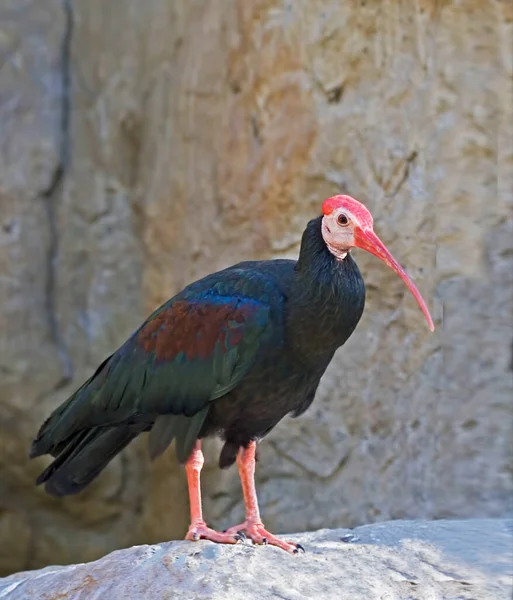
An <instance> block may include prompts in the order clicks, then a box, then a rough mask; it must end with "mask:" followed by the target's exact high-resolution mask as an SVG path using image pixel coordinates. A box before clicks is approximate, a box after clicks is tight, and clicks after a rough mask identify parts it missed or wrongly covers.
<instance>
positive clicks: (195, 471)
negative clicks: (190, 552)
mask: <svg viewBox="0 0 513 600" xmlns="http://www.w3.org/2000/svg"><path fill="white" fill-rule="evenodd" d="M204 462H205V459H204V458H203V452H202V451H201V441H200V440H197V441H196V445H195V446H194V450H193V451H192V453H191V455H190V457H189V459H188V460H187V463H186V464H185V472H186V474H187V485H188V486H189V501H190V506H191V524H190V526H189V531H188V532H187V535H186V536H185V539H186V540H192V541H194V542H195V541H197V540H199V539H205V540H211V541H212V542H218V543H219V544H236V543H237V542H238V541H240V540H242V539H243V538H244V536H243V535H241V534H240V533H237V532H235V533H234V534H233V533H218V532H217V531H214V530H213V529H210V527H207V524H206V523H205V521H204V520H203V514H202V509H201V486H200V473H201V469H202V467H203V463H204Z"/></svg>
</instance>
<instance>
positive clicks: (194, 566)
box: [0, 519, 513, 600]
mask: <svg viewBox="0 0 513 600" xmlns="http://www.w3.org/2000/svg"><path fill="white" fill-rule="evenodd" d="M512 534H513V522H512V521H504V520H492V519H482V520H468V521H434V522H428V521H390V522H387V523H380V524H375V525H365V526H363V527H357V528H356V529H354V530H352V531H350V530H347V529H333V530H329V529H321V530H319V531H315V532H311V533H302V534H297V535H292V536H290V537H291V538H293V539H294V541H299V542H301V544H303V545H304V546H305V548H306V549H307V552H306V554H301V555H299V556H291V555H289V554H286V553H285V552H283V551H281V550H278V549H276V548H273V547H262V546H259V547H255V546H251V545H248V544H238V545H236V546H221V545H216V544H213V543H211V542H206V541H201V542H197V543H192V542H186V541H182V542H168V543H163V544H158V545H155V546H136V547H134V548H130V549H127V550H119V551H117V552H113V553H112V554H109V555H108V556H106V557H104V558H102V559H100V560H98V561H96V562H93V563H87V564H80V565H72V566H68V567H47V568H45V569H42V570H40V571H28V572H24V573H18V574H16V575H11V576H10V577H7V578H5V579H0V598H2V600H40V599H41V598H44V599H45V600H57V599H58V600H86V599H87V600H94V599H96V598H98V599H99V598H109V600H118V599H119V600H121V599H122V598H123V599H127V600H128V599H131V598H134V599H136V598H151V599H152V600H161V599H164V598H183V599H184V600H193V599H196V598H209V599H210V600H216V599H220V600H221V599H224V598H233V600H237V599H238V598H240V599H241V600H242V599H246V598H262V599H266V598H283V599H284V600H285V599H286V600H289V599H290V600H296V599H299V598H308V599H311V598H322V599H323V600H329V599H331V598H333V600H335V599H336V600H346V599H347V600H359V599H360V598H361V599H362V600H374V599H375V600H383V599H391V600H392V599H395V598H410V599H411V600H417V599H418V600H426V599H427V598H444V600H510V598H511V594H512V591H513V584H512V577H513V565H512V563H511V551H512V549H513V535H512Z"/></svg>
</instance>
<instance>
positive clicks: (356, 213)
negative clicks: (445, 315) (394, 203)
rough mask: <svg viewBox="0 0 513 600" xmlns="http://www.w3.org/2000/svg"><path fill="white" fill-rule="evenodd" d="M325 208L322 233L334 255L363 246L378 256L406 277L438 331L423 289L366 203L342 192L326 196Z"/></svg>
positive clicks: (343, 255) (343, 256)
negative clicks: (387, 240)
mask: <svg viewBox="0 0 513 600" xmlns="http://www.w3.org/2000/svg"><path fill="white" fill-rule="evenodd" d="M322 212H323V213H324V216H323V218H322V237H323V239H324V242H325V243H326V246H327V248H328V250H329V251H330V252H331V253H332V254H333V256H335V258H337V260H344V258H345V257H346V255H347V253H348V252H349V251H350V250H351V248H362V249H363V250H367V252H370V253H371V254H374V256H377V257H378V258H379V259H381V260H382V261H383V262H384V263H385V264H386V265H388V266H389V267H390V268H391V269H393V270H394V271H395V272H396V273H397V274H398V275H399V277H400V278H401V279H402V280H403V281H404V283H405V284H406V286H407V288H408V289H409V290H410V292H411V293H412V294H413V296H414V297H415V300H417V302H418V304H419V306H420V309H421V310H422V312H423V313H424V316H425V317H426V321H427V323H428V326H429V329H430V330H431V331H434V330H435V326H434V324H433V319H432V318H431V315H430V314H429V310H428V308H427V306H426V303H425V302H424V300H423V298H422V296H421V295H420V292H419V290H418V289H417V287H416V286H415V284H414V283H413V281H412V280H411V279H410V278H409V277H408V275H407V273H406V271H405V270H404V269H403V268H402V267H401V265H400V264H399V263H398V262H397V261H396V260H395V258H394V257H393V256H392V255H391V254H390V252H389V251H388V250H387V248H386V246H385V244H383V242H382V241H381V240H380V239H379V237H378V236H377V235H376V234H375V233H374V228H373V227H374V222H373V219H372V215H371V214H370V212H369V211H368V210H367V209H366V208H365V206H364V205H363V204H362V203H361V202H358V201H357V200H355V199H354V198H351V196H342V195H339V196H333V197H332V198H328V199H327V200H325V201H324V203H323V205H322Z"/></svg>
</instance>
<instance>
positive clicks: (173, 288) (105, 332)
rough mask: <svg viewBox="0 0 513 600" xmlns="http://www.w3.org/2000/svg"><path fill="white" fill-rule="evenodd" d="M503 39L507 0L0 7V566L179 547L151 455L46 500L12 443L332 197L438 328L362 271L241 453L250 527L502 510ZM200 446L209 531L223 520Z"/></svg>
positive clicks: (505, 333)
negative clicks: (159, 315) (327, 344)
mask: <svg viewBox="0 0 513 600" xmlns="http://www.w3.org/2000/svg"><path fill="white" fill-rule="evenodd" d="M512 48H513V5H512V4H511V2H509V1H508V0H502V1H501V0H460V1H456V0H452V1H451V0H439V1H435V0H416V1H415V2H412V1H411V0H403V1H399V0H387V1H383V0H367V1H363V0H362V1H356V0H348V1H347V2H334V1H331V0H297V1H296V0H295V1H294V2H292V1H287V0H210V1H209V2H203V1H202V0H151V1H149V2H140V1H139V0H0V375H1V377H0V548H1V549H2V551H1V552H0V555H1V559H0V575H2V574H7V573H9V572H12V571H18V570H22V569H28V568H35V567H40V566H43V565H45V564H49V563H70V562H82V561H86V560H91V559H94V558H96V557H98V556H100V555H102V554H105V553H106V552H108V551H110V550H112V549H115V548H118V547H123V546H128V545H132V544H137V543H143V542H145V543H151V542H158V541H162V540H167V539H172V538H175V537H179V536H182V535H183V533H184V531H185V529H186V525H187V512H188V509H187V498H186V489H185V482H184V476H183V473H182V472H181V470H180V468H179V467H178V466H177V464H176V462H175V460H174V457H173V456H172V453H168V454H166V456H164V457H163V458H161V459H160V460H157V461H156V462H154V463H152V464H150V462H149V460H148V458H147V455H146V443H145V442H146V440H144V439H141V440H140V441H139V443H135V444H132V445H131V447H129V448H128V449H127V451H126V452H124V453H123V454H122V455H121V456H119V457H117V458H116V459H115V460H113V461H112V463H111V464H110V466H109V467H108V469H107V470H106V472H105V473H104V474H103V475H102V476H101V478H99V480H98V481H97V482H96V483H95V484H94V485H92V486H91V487H90V489H88V490H87V491H86V492H85V493H84V494H83V495H80V496H78V497H74V498H66V499H64V500H59V501H58V500H54V499H51V498H49V497H47V496H45V494H44V493H43V491H42V490H40V489H36V488H35V487H34V485H33V481H34V478H35V476H36V475H37V474H38V472H39V471H40V470H41V469H42V467H43V466H44V464H46V463H45V460H44V459H41V460H39V461H38V462H31V463H29V462H28V460H27V448H28V445H29V442H30V440H31V438H32V436H33V435H34V433H35V432H36V430H37V428H38V426H39V424H40V422H41V421H42V420H43V419H44V417H45V416H46V415H47V414H48V413H49V412H50V411H51V410H52V409H53V408H54V407H55V406H56V405H57V404H58V403H59V402H61V401H62V400H63V399H64V398H65V397H66V396H67V395H68V394H70V393H71V392H72V391H73V390H74V389H75V388H76V387H77V386H78V385H79V384H80V383H81V382H82V381H83V379H84V378H86V377H87V376H88V375H89V374H90V373H91V372H92V371H93V369H94V368H95V367H96V366H97V365H98V363H99V362H100V361H101V360H102V359H103V358H104V357H105V356H106V355H107V354H108V353H110V352H111V351H112V350H113V349H115V348H116V347H117V346H118V345H119V344H120V343H122V342H123V341H124V340H125V338H126V336H127V335H128V334H129V333H130V332H131V331H132V330H133V329H134V328H135V327H136V326H138V324H139V323H140V321H141V320H142V319H143V318H144V317H145V316H146V315H147V314H148V313H149V312H150V311H151V310H152V309H153V308H154V307H156V305H158V304H159V303H161V302H162V301H164V300H166V299H167V298H168V297H170V296H171V295H173V294H174V293H175V292H177V291H178V290H179V289H180V288H181V287H182V286H183V285H185V284H186V283H188V282H190V281H191V280H193V279H195V278H197V277H199V276H201V275H204V274H206V273H207V272H210V271H212V270H214V269H217V268H220V267H223V266H227V265H228V264H230V263H232V262H235V261H236V260H239V259H250V258H251V259H252V258H263V257H294V256H296V254H297V250H298V243H299V239H300V235H301V231H302V228H303V227H304V225H305V223H306V221H307V220H308V219H309V218H311V217H312V216H315V215H316V214H318V212H319V206H320V201H321V200H322V199H324V198H325V197H327V196H329V195H332V194H334V193H338V192H341V191H342V192H348V193H351V195H353V196H355V197H357V198H359V199H360V200H362V201H363V202H365V203H366V204H367V205H368V207H369V208H370V209H371V211H372V212H373V214H374V217H375V225H376V231H377V232H378V233H379V235H380V236H381V237H382V239H383V240H384V241H385V243H387V245H388V246H389V248H390V249H391V251H392V252H393V253H394V254H395V255H396V257H397V258H398V259H399V260H400V261H401V262H402V263H403V264H405V266H406V267H407V269H408V271H409V273H410V274H411V275H412V276H413V278H414V279H415V280H416V282H417V283H418V286H419V288H420V289H421V291H422V293H423V295H424V297H425V298H426V299H427V301H428V304H429V305H430V306H431V307H432V309H433V312H434V315H435V317H436V321H437V326H438V328H437V331H436V333H435V334H434V335H430V334H429V332H428V331H427V328H426V326H425V323H424V322H423V319H422V316H421V314H420V313H419V311H418V308H417V306H416V305H415V303H414V300H413V299H412V298H411V296H410V295H409V294H408V293H407V291H406V289H405V288H404V286H403V284H402V282H401V281H400V280H399V279H398V278H397V277H396V276H395V275H394V274H393V273H392V272H391V271H389V270H388V269H386V267H384V266H383V265H382V264H381V263H380V262H379V261H378V260H377V259H375V258H373V257H371V256H367V255H365V254H364V253H363V252H357V253H356V257H357V260H358V263H359V265H360V267H361V269H362V271H363V273H364V276H365V278H366V283H367V287H368V301H367V308H366V312H365V315H364V317H363V319H362V321H361V323H360V325H359V327H358V329H357V331H356V333H355V334H354V336H353V338H352V339H351V340H350V341H349V342H348V343H347V345H346V346H345V347H344V348H343V349H342V350H341V351H340V352H339V355H338V356H337V357H336V360H334V361H333V364H332V365H331V367H330V369H329V372H328V373H327V374H326V376H325V378H324V380H323V383H322V386H321V390H320V393H319V394H318V397H317V400H316V402H315V404H314V405H313V407H312V408H311V409H310V411H309V412H308V413H307V414H306V415H305V416H303V417H301V418H300V419H297V420H292V419H286V420H284V421H283V422H282V423H281V424H280V425H279V426H278V427H277V429H276V430H275V431H274V432H273V434H272V435H271V436H270V437H269V438H268V440H267V441H266V442H265V443H264V444H262V449H261V456H262V460H261V461H260V464H259V469H258V484H259V493H260V499H261V503H262V509H263V515H264V517H265V520H266V524H267V525H268V526H269V527H270V528H272V529H274V530H276V531H278V532H280V531H295V530H305V529H314V528H319V527H322V526H327V527H337V526H338V527H341V526H345V527H348V526H353V525H358V524H361V523H368V522H373V521H377V520H384V519H396V518H419V517H421V518H422V517H428V518H441V517H457V518H460V517H469V516H480V517H496V516H503V515H505V514H507V513H508V512H509V513H511V494H512V493H513V470H512V464H513V463H512V458H513V456H512V454H513V451H512V441H511V440H512V435H513V415H512V393H513V380H512V369H513V364H512V362H513V358H512V338H513V328H512V322H511V320H512V311H513V298H512V283H513V282H512V279H513V210H512V195H513V87H512V86H513V83H512V73H513V66H512V63H513V58H512V56H513V53H512ZM216 444H217V442H211V443H210V444H209V445H207V454H209V455H210V456H209V459H208V462H207V468H206V469H205V477H204V481H205V495H206V499H205V504H206V513H207V516H208V518H209V520H210V521H211V522H212V523H213V524H214V525H216V526H218V527H223V526H227V525H229V524H232V523H233V522H234V521H237V519H239V520H240V517H241V516H242V510H243V508H242V502H241V494H240V490H239V483H238V479H237V476H236V472H235V469H230V470H229V471H227V472H219V471H218V470H217V467H216V465H215V463H216V456H215V452H214V450H215V446H216ZM209 449H210V452H209Z"/></svg>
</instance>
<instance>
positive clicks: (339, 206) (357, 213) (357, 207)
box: [322, 195, 374, 229]
mask: <svg viewBox="0 0 513 600" xmlns="http://www.w3.org/2000/svg"><path fill="white" fill-rule="evenodd" d="M340 210H344V211H345V212H346V213H348V216H349V215H351V217H353V218H354V220H355V221H357V222H358V224H359V225H360V227H362V228H365V229H372V228H373V226H374V221H373V219H372V215H371V214H370V212H369V211H368V210H367V209H366V208H365V206H364V205H363V204H362V203H361V202H358V200H355V199H354V198H351V196H342V195H340V196H333V197H332V198H328V199H327V200H325V201H324V202H323V204H322V212H323V213H324V214H325V215H331V214H332V213H333V212H335V211H337V212H340Z"/></svg>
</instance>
